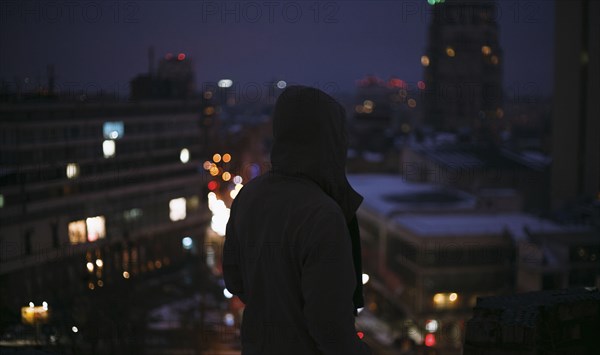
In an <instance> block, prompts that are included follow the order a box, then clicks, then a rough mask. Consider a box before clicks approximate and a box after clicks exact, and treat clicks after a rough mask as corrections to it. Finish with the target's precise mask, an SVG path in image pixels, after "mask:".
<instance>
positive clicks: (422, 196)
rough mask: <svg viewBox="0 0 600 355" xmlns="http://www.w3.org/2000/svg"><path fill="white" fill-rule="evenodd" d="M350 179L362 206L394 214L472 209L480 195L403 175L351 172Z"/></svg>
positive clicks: (380, 212)
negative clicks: (361, 197) (405, 177)
mask: <svg viewBox="0 0 600 355" xmlns="http://www.w3.org/2000/svg"><path fill="white" fill-rule="evenodd" d="M348 181H349V182H350V184H351V185H352V187H354V189H355V190H356V191H357V192H358V193H359V194H361V195H362V196H363V197H364V201H363V203H362V205H361V206H362V207H363V208H367V209H370V210H372V211H374V212H376V213H379V214H382V215H385V216H392V215H394V214H399V213H407V212H444V211H445V212H446V213H447V212H450V211H460V210H473V209H474V208H475V207H476V204H477V198H476V197H475V196H473V195H470V194H468V193H465V192H462V191H459V190H454V189H449V188H445V187H441V186H439V185H435V184H431V183H416V182H409V181H407V180H406V179H404V178H403V177H402V176H401V175H392V174H349V175H348Z"/></svg>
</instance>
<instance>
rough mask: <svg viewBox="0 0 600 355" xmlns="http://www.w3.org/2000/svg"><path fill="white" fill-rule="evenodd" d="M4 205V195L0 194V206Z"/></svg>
mask: <svg viewBox="0 0 600 355" xmlns="http://www.w3.org/2000/svg"><path fill="white" fill-rule="evenodd" d="M2 207H4V195H2V194H0V208H2Z"/></svg>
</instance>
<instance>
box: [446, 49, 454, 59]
mask: <svg viewBox="0 0 600 355" xmlns="http://www.w3.org/2000/svg"><path fill="white" fill-rule="evenodd" d="M446 54H447V55H448V57H451V58H452V57H455V56H456V51H455V50H454V48H452V47H447V48H446Z"/></svg>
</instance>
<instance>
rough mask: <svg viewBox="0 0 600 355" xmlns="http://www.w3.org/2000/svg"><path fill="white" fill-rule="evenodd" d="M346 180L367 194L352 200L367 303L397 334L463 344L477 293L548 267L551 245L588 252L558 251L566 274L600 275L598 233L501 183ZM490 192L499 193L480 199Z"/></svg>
mask: <svg viewBox="0 0 600 355" xmlns="http://www.w3.org/2000/svg"><path fill="white" fill-rule="evenodd" d="M348 180H349V181H350V183H351V184H352V186H353V187H354V188H355V189H356V191H358V192H359V193H360V194H361V195H363V196H364V198H365V199H364V201H363V203H362V205H361V207H360V208H359V210H358V219H359V225H360V229H361V238H362V247H363V272H364V273H366V274H368V275H369V281H368V283H367V285H366V288H365V294H366V302H365V303H366V305H365V307H366V308H367V309H368V310H369V311H370V312H371V313H374V314H376V315H377V316H378V317H380V318H382V319H384V320H386V321H387V322H388V324H389V328H390V329H391V332H392V333H395V334H396V336H400V337H405V338H406V337H409V338H411V339H412V340H413V341H414V342H415V343H417V344H424V345H425V346H429V347H432V348H436V349H438V350H440V351H442V353H444V354H454V353H460V349H461V347H462V344H463V339H464V326H465V321H466V320H467V319H469V318H470V316H471V310H472V308H473V307H474V306H475V304H476V301H477V297H481V296H490V295H508V294H512V293H514V292H515V291H516V290H517V288H518V287H519V285H523V284H527V282H529V281H530V280H536V282H537V280H538V279H544V278H548V277H551V276H552V275H555V274H556V273H557V270H555V269H554V266H555V264H554V263H549V262H548V260H551V259H552V258H553V257H556V253H555V250H558V252H559V253H560V252H562V251H563V250H567V252H568V253H569V252H570V253H572V254H573V253H574V254H573V255H575V256H577V255H579V253H580V250H584V253H586V254H585V255H586V258H587V259H585V260H580V259H577V258H574V257H571V258H569V257H567V258H566V259H565V260H562V259H561V260H559V263H562V264H561V265H562V266H561V270H558V271H561V272H562V273H560V276H565V275H566V276H565V279H564V280H563V282H564V283H563V284H566V285H570V286H593V285H594V284H595V282H596V281H595V280H596V279H597V278H598V275H600V269H599V268H598V266H597V263H596V264H594V263H592V262H591V259H592V258H597V257H598V255H597V254H598V246H599V245H600V240H599V239H598V237H597V236H595V235H594V234H593V233H592V232H591V231H590V230H589V229H581V228H578V229H573V228H568V227H564V226H561V225H558V224H556V223H554V222H552V221H550V220H545V219H541V218H538V217H536V216H533V215H530V214H525V213H521V212H519V204H518V198H516V196H515V195H514V194H510V193H509V192H510V191H508V190H506V189H504V190H500V191H493V190H490V191H487V192H485V193H482V194H480V195H473V194H470V193H466V192H462V191H459V190H456V189H453V188H450V187H444V186H443V185H440V184H432V183H415V182H409V181H406V180H405V179H404V178H403V177H401V176H394V175H378V174H360V175H349V177H348ZM494 193H495V195H496V196H500V197H501V198H499V199H498V200H499V201H502V202H501V203H500V202H499V204H497V205H493V204H492V205H490V204H488V203H486V201H488V200H489V199H490V196H491V195H494ZM490 194H491V195H490ZM511 196H512V197H511ZM492 199H495V198H494V197H492ZM515 199H516V200H515ZM503 200H504V201H503ZM511 200H512V201H511ZM565 248H566V249H565ZM582 248H583V249H582ZM532 250H539V252H540V254H539V255H541V259H542V260H543V261H542V262H541V263H540V264H535V263H532V262H531V261H530V260H528V259H527V257H531V255H532V253H528V252H531V251H532ZM594 253H595V256H592V254H594ZM523 260H525V261H523ZM594 260H595V259H594ZM545 268H546V269H545ZM534 269H535V270H537V271H534ZM549 275H550V276H549ZM561 280H562V279H561ZM563 284H561V285H563ZM554 286H555V284H551V283H541V282H540V283H539V284H534V285H532V287H554Z"/></svg>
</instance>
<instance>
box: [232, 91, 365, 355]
mask: <svg viewBox="0 0 600 355" xmlns="http://www.w3.org/2000/svg"><path fill="white" fill-rule="evenodd" d="M273 138H274V141H273V147H272V150H271V166H272V168H271V170H270V171H269V172H267V173H265V174H263V175H261V176H259V177H257V178H255V179H254V180H251V181H250V182H249V183H248V184H246V185H245V186H244V188H243V189H241V190H240V192H239V193H238V195H237V197H236V199H235V200H234V202H233V203H232V206H231V211H230V217H229V222H228V223H227V229H226V238H225V245H224V248H223V276H224V279H225V285H226V287H227V289H228V290H229V291H230V292H231V293H233V294H234V295H237V296H238V297H239V298H240V299H241V301H242V302H243V303H244V304H245V305H246V307H245V308H244V313H243V319H242V326H241V337H242V355H259V354H260V355H266V354H277V355H284V354H285V355H288V354H290V355H292V354H298V355H311V354H326V355H329V354H331V355H333V354H335V355H352V354H360V355H362V354H372V352H371V350H370V348H369V347H368V346H367V345H366V344H365V343H363V342H362V341H361V340H360V339H359V337H358V336H357V334H356V329H355V326H354V317H355V316H356V314H357V308H360V307H362V306H363V303H364V302H363V296H362V278H361V275H362V268H361V260H360V258H361V254H360V236H359V231H358V223H357V220H356V210H357V209H358V206H359V205H360V204H361V202H362V200H363V198H362V196H360V195H359V194H358V193H357V192H356V191H354V189H352V187H351V186H350V184H349V183H348V180H347V179H346V173H345V165H346V151H347V148H348V133H347V127H346V124H345V111H344V108H343V107H342V106H341V105H340V104H339V103H337V102H336V101H335V100H334V99H333V98H332V97H330V96H329V95H327V94H325V93H324V92H322V91H320V90H317V89H314V88H309V87H304V86H291V87H288V88H287V89H286V90H285V91H284V92H283V93H282V94H281V96H280V97H279V99H278V100H277V103H276V105H275V110H274V113H273Z"/></svg>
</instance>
